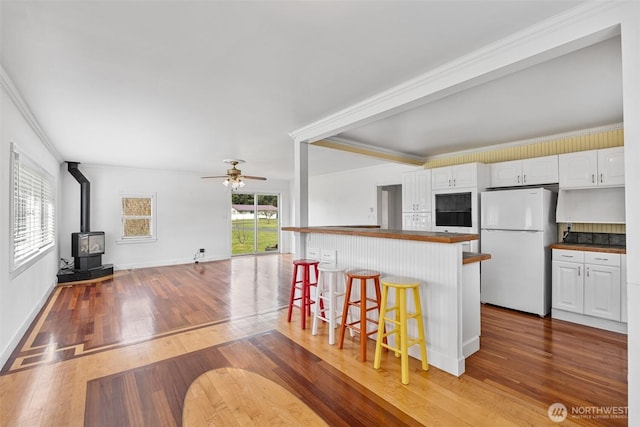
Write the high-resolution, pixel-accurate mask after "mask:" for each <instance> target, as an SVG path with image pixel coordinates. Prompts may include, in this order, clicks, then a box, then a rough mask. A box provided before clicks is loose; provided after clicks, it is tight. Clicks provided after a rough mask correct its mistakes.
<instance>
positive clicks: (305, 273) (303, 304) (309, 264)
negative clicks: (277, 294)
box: [287, 259, 322, 329]
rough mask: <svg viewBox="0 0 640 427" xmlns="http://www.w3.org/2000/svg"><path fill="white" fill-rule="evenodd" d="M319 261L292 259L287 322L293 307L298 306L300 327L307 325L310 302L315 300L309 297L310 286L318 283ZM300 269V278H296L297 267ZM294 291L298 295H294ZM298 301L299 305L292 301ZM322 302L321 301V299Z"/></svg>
mask: <svg viewBox="0 0 640 427" xmlns="http://www.w3.org/2000/svg"><path fill="white" fill-rule="evenodd" d="M319 264H320V261H318V260H316V259H295V260H293V277H292V278H291V293H290V295H289V312H288V314H287V322H291V315H292V312H293V308H294V307H296V308H300V323H301V326H302V329H306V327H307V316H310V315H311V304H314V303H315V301H313V300H312V299H311V287H312V286H317V285H318V268H319ZM299 268H301V269H302V278H301V279H300V280H298V269H299ZM312 270H313V272H314V274H315V276H314V279H315V281H312V280H311V271H312ZM296 291H299V296H297V297H296ZM295 301H300V307H297V306H296V305H295V304H294V303H295ZM321 303H322V301H321Z"/></svg>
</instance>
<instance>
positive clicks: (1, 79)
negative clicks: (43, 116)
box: [0, 65, 64, 163]
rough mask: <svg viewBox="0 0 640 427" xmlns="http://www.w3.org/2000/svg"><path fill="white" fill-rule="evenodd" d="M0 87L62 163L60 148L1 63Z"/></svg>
mask: <svg viewBox="0 0 640 427" xmlns="http://www.w3.org/2000/svg"><path fill="white" fill-rule="evenodd" d="M0 87H2V89H4V91H5V92H6V93H7V95H9V98H11V100H12V101H13V103H14V105H15V106H16V107H17V108H18V111H20V114H22V117H23V118H24V120H25V121H26V122H27V124H28V125H29V126H30V127H31V129H32V130H33V131H34V132H35V134H36V135H37V136H38V138H39V139H40V141H41V142H42V144H44V146H45V147H47V150H49V152H50V153H51V155H53V157H54V158H55V159H56V160H57V161H58V163H62V162H63V161H64V159H63V158H62V156H61V155H60V153H59V152H58V150H56V148H55V147H54V146H53V144H51V141H49V138H47V135H46V134H45V132H44V130H43V129H42V127H41V126H40V123H38V120H37V119H36V118H35V116H34V115H33V113H32V112H31V109H30V108H29V106H28V105H27V103H26V101H25V100H24V98H22V95H20V92H19V91H18V89H17V88H16V87H15V85H14V84H13V82H12V81H11V79H10V78H9V75H8V74H7V73H6V72H5V70H4V67H2V65H0Z"/></svg>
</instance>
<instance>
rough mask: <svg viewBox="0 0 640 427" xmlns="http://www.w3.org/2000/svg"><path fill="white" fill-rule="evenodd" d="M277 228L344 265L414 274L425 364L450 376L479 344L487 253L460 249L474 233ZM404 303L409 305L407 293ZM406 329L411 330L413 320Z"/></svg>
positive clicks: (458, 371)
mask: <svg viewBox="0 0 640 427" xmlns="http://www.w3.org/2000/svg"><path fill="white" fill-rule="evenodd" d="M282 230H283V231H292V232H295V233H296V238H298V239H303V240H302V241H303V242H304V245H303V247H306V248H307V250H308V249H309V248H314V249H318V250H319V251H322V250H329V251H336V254H337V255H336V256H337V263H338V264H339V265H342V266H345V267H347V268H363V269H371V270H377V271H379V272H380V273H381V275H382V276H383V277H384V276H388V275H393V276H408V277H412V278H415V279H418V280H419V281H420V282H421V289H420V293H421V300H422V313H423V317H424V319H423V320H424V324H425V334H426V339H427V352H428V359H429V364H430V365H432V366H435V367H437V368H439V369H442V370H444V371H446V372H449V373H451V374H453V375H456V376H460V375H461V374H463V373H464V370H465V358H466V357H468V356H469V355H471V354H473V353H474V352H476V351H478V349H479V348H480V338H479V337H480V261H484V260H487V259H490V258H491V257H490V255H488V254H480V253H469V252H465V251H464V248H465V242H469V241H472V240H477V239H478V235H477V234H462V233H442V232H427V231H408V230H386V229H380V228H364V227H283V228H282ZM305 255H306V254H305ZM391 302H393V301H391ZM412 304H413V305H412ZM408 305H409V309H412V308H415V305H414V303H413V300H412V299H411V300H410V301H409V302H408ZM408 332H409V335H411V336H415V335H416V334H417V328H416V327H415V325H410V327H409V331H408ZM412 350H413V351H411V350H410V352H409V353H410V355H411V356H412V357H415V358H417V359H420V352H419V351H418V348H417V347H413V348H412Z"/></svg>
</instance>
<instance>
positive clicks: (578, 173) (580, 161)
mask: <svg viewBox="0 0 640 427" xmlns="http://www.w3.org/2000/svg"><path fill="white" fill-rule="evenodd" d="M558 169H559V178H560V188H580V187H594V186H596V185H598V184H597V180H596V177H597V176H598V153H597V151H596V150H591V151H579V152H577V153H567V154H560V155H559V156H558Z"/></svg>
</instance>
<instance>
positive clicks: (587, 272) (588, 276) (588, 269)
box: [587, 267, 590, 277]
mask: <svg viewBox="0 0 640 427" xmlns="http://www.w3.org/2000/svg"><path fill="white" fill-rule="evenodd" d="M589 270H590V268H589V267H587V277H589Z"/></svg>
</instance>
